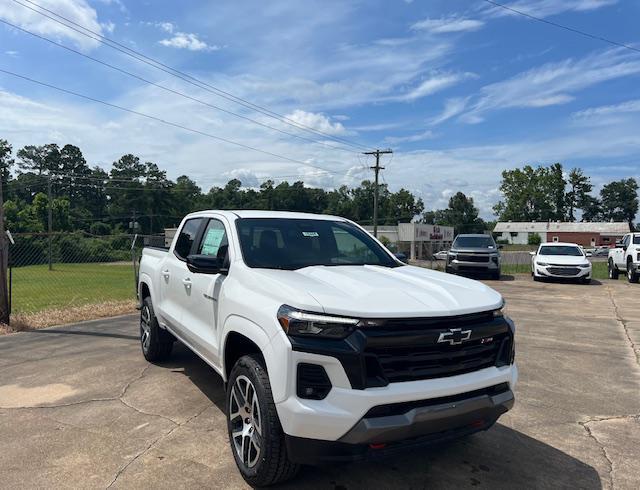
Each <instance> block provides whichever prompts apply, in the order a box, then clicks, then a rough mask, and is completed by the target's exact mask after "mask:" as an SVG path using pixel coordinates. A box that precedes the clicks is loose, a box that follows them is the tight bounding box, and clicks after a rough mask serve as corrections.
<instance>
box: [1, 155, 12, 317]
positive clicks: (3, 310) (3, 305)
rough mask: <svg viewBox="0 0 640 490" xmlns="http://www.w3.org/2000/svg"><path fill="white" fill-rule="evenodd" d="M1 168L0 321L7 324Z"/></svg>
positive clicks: (6, 261) (7, 299)
mask: <svg viewBox="0 0 640 490" xmlns="http://www.w3.org/2000/svg"><path fill="white" fill-rule="evenodd" d="M2 177H3V175H2V169H1V168H0V323H4V324H5V325H9V313H10V312H9V292H8V291H7V287H8V286H7V264H8V262H9V253H8V252H9V251H8V247H9V241H8V240H7V234H6V232H5V229H4V196H3V189H2V186H3V185H4V182H3V179H2Z"/></svg>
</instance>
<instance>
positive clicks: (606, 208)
mask: <svg viewBox="0 0 640 490" xmlns="http://www.w3.org/2000/svg"><path fill="white" fill-rule="evenodd" d="M600 201H601V207H602V217H603V218H604V219H605V220H613V221H626V222H627V223H629V226H630V227H632V228H633V220H634V219H635V216H636V214H637V213H638V183H637V182H636V179H633V178H630V179H622V180H616V181H614V182H609V183H608V184H605V185H604V186H603V187H602V190H601V191H600Z"/></svg>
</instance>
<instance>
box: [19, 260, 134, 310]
mask: <svg viewBox="0 0 640 490" xmlns="http://www.w3.org/2000/svg"><path fill="white" fill-rule="evenodd" d="M128 299H131V300H133V299H135V286H134V277H133V267H132V266H131V264H120V263H117V264H105V263H98V264H54V265H53V270H52V271H50V270H49V267H48V265H46V264H45V265H32V266H27V267H17V268H14V269H13V293H12V311H13V313H35V312H38V311H42V310H49V309H55V308H67V307H75V306H81V305H87V304H94V303H104V302H108V301H122V300H128Z"/></svg>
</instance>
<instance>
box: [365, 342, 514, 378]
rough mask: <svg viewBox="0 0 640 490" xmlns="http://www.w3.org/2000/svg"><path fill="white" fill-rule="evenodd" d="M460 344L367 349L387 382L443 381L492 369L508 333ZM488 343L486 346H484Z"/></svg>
mask: <svg viewBox="0 0 640 490" xmlns="http://www.w3.org/2000/svg"><path fill="white" fill-rule="evenodd" d="M490 338H491V339H492V340H490V341H488V342H487V341H486V340H485V339H477V340H474V341H471V342H465V343H463V344H461V345H448V344H430V345H412V346H404V347H380V348H370V349H367V351H366V352H367V353H370V354H373V355H375V356H376V357H377V360H378V362H379V363H380V367H381V369H382V374H383V375H384V377H385V378H386V379H387V380H388V381H389V383H397V382H400V381H415V380H420V379H432V378H442V377H446V376H456V375H459V374H465V373H470V372H472V371H477V370H479V369H484V368H487V367H490V366H495V365H496V361H497V359H498V353H499V351H500V348H501V346H502V342H503V341H505V340H506V339H507V334H506V333H504V334H501V335H499V336H497V337H496V336H493V337H490ZM483 342H487V343H483Z"/></svg>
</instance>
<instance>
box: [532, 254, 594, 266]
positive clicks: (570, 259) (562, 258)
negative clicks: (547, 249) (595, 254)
mask: <svg viewBox="0 0 640 490" xmlns="http://www.w3.org/2000/svg"><path fill="white" fill-rule="evenodd" d="M588 261H589V260H588V259H587V258H586V257H582V256H580V257H578V256H572V255H536V262H545V263H547V264H553V265H578V264H584V263H585V262H588Z"/></svg>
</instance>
